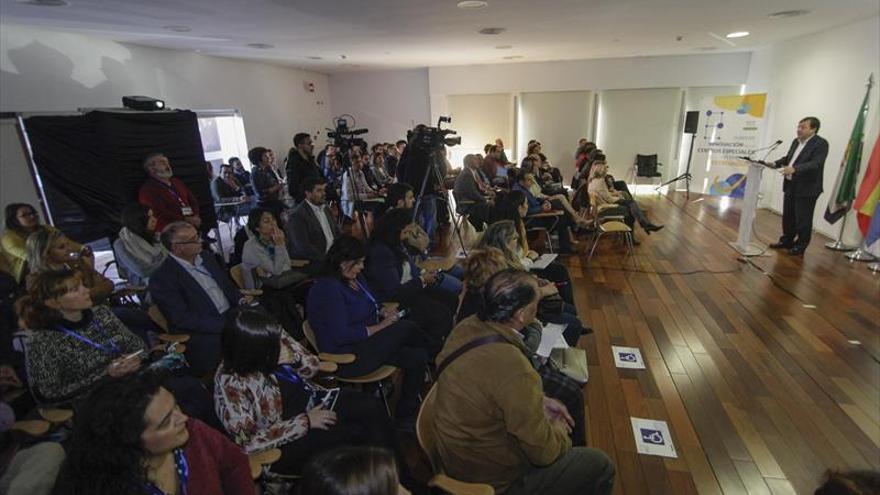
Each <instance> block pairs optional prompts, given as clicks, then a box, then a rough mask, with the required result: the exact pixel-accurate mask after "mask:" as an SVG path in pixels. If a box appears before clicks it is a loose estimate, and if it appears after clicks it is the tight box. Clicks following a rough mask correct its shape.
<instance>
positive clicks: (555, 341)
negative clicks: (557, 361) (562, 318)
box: [535, 323, 568, 358]
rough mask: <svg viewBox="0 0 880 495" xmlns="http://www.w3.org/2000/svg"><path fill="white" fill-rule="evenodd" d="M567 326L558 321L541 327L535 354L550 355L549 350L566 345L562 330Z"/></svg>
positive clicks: (563, 347)
mask: <svg viewBox="0 0 880 495" xmlns="http://www.w3.org/2000/svg"><path fill="white" fill-rule="evenodd" d="M567 326H568V325H562V324H560V323H548V324H546V325H545V326H544V328H542V329H541V343H540V344H539V345H538V350H537V352H536V353H535V354H537V355H539V356H541V357H542V358H546V357H550V351H552V350H553V349H565V348H566V347H568V343H567V342H566V341H565V337H563V336H562V332H563V330H565V327H567Z"/></svg>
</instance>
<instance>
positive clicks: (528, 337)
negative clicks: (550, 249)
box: [456, 248, 587, 446]
mask: <svg viewBox="0 0 880 495" xmlns="http://www.w3.org/2000/svg"><path fill="white" fill-rule="evenodd" d="M507 268H508V264H507V260H506V259H505V258H504V253H502V252H501V250H499V249H496V248H487V249H477V250H474V251H471V253H470V255H469V256H468V258H467V260H466V261H465V275H464V277H465V286H466V287H467V291H466V293H465V294H464V296H463V297H462V301H461V306H459V309H458V314H457V315H456V321H462V320H464V319H466V318H468V317H469V316H471V315H474V314H476V313H477V311H478V310H479V308H480V301H481V300H480V298H481V291H482V290H483V286H485V285H486V281H487V280H489V279H490V278H491V277H492V275H495V274H496V273H498V272H500V271H502V270H505V269H507ZM539 307H540V303H539ZM541 332H542V326H541V322H540V321H539V320H535V321H533V322H531V323H529V324H528V325H527V326H526V327H525V328H523V330H522V336H523V344H525V346H526V349H528V351H529V352H528V353H527V354H526V357H527V358H528V359H529V361H530V362H531V363H532V366H534V367H535V369H536V370H537V371H538V374H540V375H541V385H542V387H543V389H544V394H545V395H547V396H548V397H553V398H554V399H558V400H560V401H561V402H562V403H563V404H565V407H566V408H567V409H568V411H569V413H570V414H571V417H572V419H574V425H573V426H572V429H571V441H572V443H573V444H574V445H575V446H580V445H586V441H587V439H586V423H585V422H586V418H585V417H584V416H585V415H584V392H583V389H582V387H581V384H580V383H578V382H577V381H575V380H574V379H572V378H569V377H568V376H566V375H565V374H563V373H562V372H560V371H559V368H558V367H557V366H556V363H554V362H553V361H552V360H550V359H547V358H542V357H540V356H538V355H537V351H538V346H539V345H540V344H541Z"/></svg>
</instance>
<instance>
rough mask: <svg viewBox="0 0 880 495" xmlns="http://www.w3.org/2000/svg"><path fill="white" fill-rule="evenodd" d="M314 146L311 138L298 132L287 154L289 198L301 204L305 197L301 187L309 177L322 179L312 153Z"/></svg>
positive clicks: (319, 168)
mask: <svg viewBox="0 0 880 495" xmlns="http://www.w3.org/2000/svg"><path fill="white" fill-rule="evenodd" d="M314 150H315V145H314V144H312V136H310V135H308V134H307V133H305V132H300V133H298V134H297V135H295V136H293V148H290V152H289V153H288V154H287V187H288V190H289V191H290V197H292V198H293V199H295V200H296V202H297V203H299V202H301V201H302V200H303V198H304V197H305V192H304V190H303V185H304V184H305V180H306V179H307V178H309V177H313V178H316V179H317V178H319V177H322V176H323V174H322V173H321V167H319V166H318V163H317V162H316V161H315V157H314V156H313V154H312V153H313V152H314Z"/></svg>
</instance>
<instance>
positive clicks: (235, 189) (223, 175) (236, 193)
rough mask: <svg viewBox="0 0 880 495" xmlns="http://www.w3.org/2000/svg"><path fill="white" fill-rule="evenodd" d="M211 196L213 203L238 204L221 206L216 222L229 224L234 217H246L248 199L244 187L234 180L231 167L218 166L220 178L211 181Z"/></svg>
mask: <svg viewBox="0 0 880 495" xmlns="http://www.w3.org/2000/svg"><path fill="white" fill-rule="evenodd" d="M211 195H212V196H213V197H214V202H215V203H239V204H236V205H233V206H223V207H221V208H220V209H218V210H217V220H220V221H221V222H229V221H230V220H232V219H233V218H234V217H239V216H242V215H246V214H247V213H248V208H247V206H248V204H249V202H250V199H251V198H250V197H249V196H248V194H247V191H246V190H245V188H244V186H242V185H241V184H240V183H239V182H238V179H236V178H235V173H234V172H233V171H232V166H231V165H221V166H220V177H214V179H213V180H212V181H211Z"/></svg>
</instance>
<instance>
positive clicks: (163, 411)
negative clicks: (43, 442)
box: [55, 373, 255, 495]
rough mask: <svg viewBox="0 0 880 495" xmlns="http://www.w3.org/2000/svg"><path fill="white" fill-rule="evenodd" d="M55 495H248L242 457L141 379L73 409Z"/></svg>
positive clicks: (103, 389) (109, 386) (110, 386)
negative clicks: (71, 423)
mask: <svg viewBox="0 0 880 495" xmlns="http://www.w3.org/2000/svg"><path fill="white" fill-rule="evenodd" d="M67 454H68V456H67V460H66V461H65V463H64V465H63V466H62V468H61V474H60V475H59V476H58V481H57V483H56V486H55V489H56V494H57V495H79V494H84V493H88V494H90V495H119V494H123V493H145V494H160V493H161V494H169V493H175V494H186V495H254V494H255V490H254V482H253V480H252V479H251V474H250V466H249V464H248V459H247V456H245V454H244V452H242V451H241V448H239V447H238V446H237V445H235V444H234V443H232V442H231V441H230V440H229V439H227V438H226V437H224V436H223V435H222V434H221V433H220V432H218V431H216V430H214V429H212V428H211V427H209V426H207V425H206V424H204V423H202V422H201V421H199V420H197V419H192V418H188V417H187V416H186V415H185V414H184V413H183V412H181V410H180V409H179V408H178V407H177V405H176V403H175V400H174V396H173V395H171V393H170V392H169V391H168V390H166V389H165V388H163V387H161V386H160V384H159V382H158V381H157V379H156V378H155V377H154V376H153V375H151V374H149V373H141V374H134V375H132V376H128V377H125V378H121V379H117V380H111V381H109V382H108V383H106V384H103V385H101V386H100V387H98V388H97V389H95V391H94V392H93V393H92V394H91V395H90V396H89V400H88V401H85V402H84V403H83V405H82V407H81V408H80V409H79V410H78V411H77V414H76V421H75V426H74V431H73V435H72V436H71V438H70V444H69V446H68V450H67Z"/></svg>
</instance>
